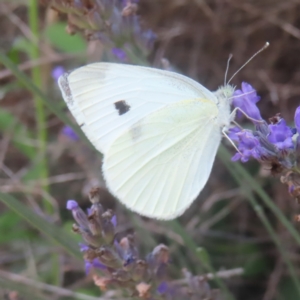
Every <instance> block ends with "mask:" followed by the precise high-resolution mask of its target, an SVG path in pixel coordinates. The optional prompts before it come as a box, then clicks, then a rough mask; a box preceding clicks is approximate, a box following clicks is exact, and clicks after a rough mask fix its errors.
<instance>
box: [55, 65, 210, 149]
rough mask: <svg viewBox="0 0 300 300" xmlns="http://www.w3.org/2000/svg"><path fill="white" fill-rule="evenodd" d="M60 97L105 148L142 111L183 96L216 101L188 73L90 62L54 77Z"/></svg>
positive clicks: (143, 114)
mask: <svg viewBox="0 0 300 300" xmlns="http://www.w3.org/2000/svg"><path fill="white" fill-rule="evenodd" d="M59 86H60V88H61V90H62V93H63V96H64V99H65V101H66V103H67V105H68V107H69V109H70V110H71V112H72V114H73V116H74V117H75V118H76V120H77V122H78V124H79V125H80V126H81V128H82V130H83V131H84V132H85V134H86V135H87V137H88V138H89V139H90V141H91V142H92V143H93V144H94V146H95V147H96V149H98V150H99V151H101V152H103V153H104V154H105V153H106V152H107V149H108V148H109V147H110V145H111V144H112V143H113V142H114V141H115V140H116V138H117V137H119V136H120V135H121V134H122V133H123V132H128V130H129V128H130V127H131V126H132V125H133V124H135V123H137V122H139V121H140V120H143V118H144V117H146V116H147V115H149V114H151V113H153V112H155V111H157V110H159V109H161V108H163V107H165V106H166V105H169V104H171V103H175V102H178V101H182V100H184V99H193V98H203V99H210V100H211V101H212V102H216V97H215V95H214V94H213V93H211V92H210V91H209V90H207V89H206V88H204V87H203V86H201V85H200V84H198V83H197V82H195V81H194V80H192V79H189V78H188V77H185V76H182V75H179V74H176V73H173V72H167V71H162V70H158V69H153V68H146V67H137V66H129V65H119V64H110V63H95V64H91V65H87V66H84V67H82V68H79V69H77V70H75V71H73V72H71V73H70V74H66V75H64V76H62V77H60V79H59Z"/></svg>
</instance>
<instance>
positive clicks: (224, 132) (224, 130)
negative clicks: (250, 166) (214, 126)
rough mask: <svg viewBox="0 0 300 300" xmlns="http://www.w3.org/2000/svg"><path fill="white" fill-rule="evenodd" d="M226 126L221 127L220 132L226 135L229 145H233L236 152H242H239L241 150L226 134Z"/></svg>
mask: <svg viewBox="0 0 300 300" xmlns="http://www.w3.org/2000/svg"><path fill="white" fill-rule="evenodd" d="M226 129H227V128H226V126H225V127H223V128H222V133H223V135H224V136H225V137H226V139H227V140H228V141H229V142H230V143H231V145H232V146H233V147H234V149H235V150H236V151H237V152H238V153H240V154H242V153H241V151H240V150H239V149H238V148H237V146H236V145H235V143H234V142H233V140H232V139H231V138H230V137H229V136H228V134H227V133H226Z"/></svg>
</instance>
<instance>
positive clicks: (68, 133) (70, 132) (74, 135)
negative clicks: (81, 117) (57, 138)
mask: <svg viewBox="0 0 300 300" xmlns="http://www.w3.org/2000/svg"><path fill="white" fill-rule="evenodd" d="M61 133H62V134H63V135H64V136H66V137H68V138H69V139H70V140H72V141H78V140H79V137H78V135H77V133H76V132H75V131H74V130H73V129H72V128H71V127H70V126H67V125H66V126H64V127H63V129H62V130H61Z"/></svg>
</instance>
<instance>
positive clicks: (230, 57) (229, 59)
mask: <svg viewBox="0 0 300 300" xmlns="http://www.w3.org/2000/svg"><path fill="white" fill-rule="evenodd" d="M231 59H232V54H230V55H229V57H228V60H227V66H226V71H225V77H224V86H225V85H226V80H227V74H228V70H229V63H230V61H231Z"/></svg>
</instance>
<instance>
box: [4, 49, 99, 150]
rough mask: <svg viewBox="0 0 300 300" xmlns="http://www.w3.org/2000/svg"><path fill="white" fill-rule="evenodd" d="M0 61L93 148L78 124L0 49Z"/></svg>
mask: <svg viewBox="0 0 300 300" xmlns="http://www.w3.org/2000/svg"><path fill="white" fill-rule="evenodd" d="M0 62H1V63H2V64H3V65H4V66H5V67H6V68H8V69H10V70H11V72H12V73H13V74H14V75H15V76H16V77H17V79H18V80H19V81H20V82H21V83H22V84H24V85H25V87H26V88H27V89H28V90H29V91H31V92H32V93H33V94H35V95H36V96H38V97H40V98H41V100H43V101H44V103H45V105H47V107H48V108H49V109H50V110H51V111H52V112H53V113H54V114H55V115H56V116H57V117H58V118H59V119H61V120H62V121H63V122H64V123H65V124H67V125H69V126H70V127H71V128H72V129H74V131H75V132H76V133H77V134H78V136H80V138H81V139H82V140H83V141H86V142H87V144H88V145H90V147H91V148H93V146H92V145H91V143H90V142H89V141H88V139H87V138H86V136H85V135H84V134H83V132H82V131H81V130H80V128H79V126H78V125H75V124H74V123H73V122H72V121H71V120H70V119H69V118H68V117H67V116H66V114H65V113H64V112H62V110H61V109H60V108H58V107H57V105H55V104H54V103H53V101H52V100H49V99H48V98H47V97H46V96H45V94H44V93H43V92H42V91H41V90H40V89H39V88H38V87H37V86H36V85H35V84H34V83H32V81H31V80H30V79H29V78H28V76H27V75H26V74H25V73H24V72H22V71H20V70H18V68H17V66H16V65H15V64H14V63H13V62H12V61H11V60H10V59H8V57H7V56H6V55H5V54H3V53H2V52H1V51H0Z"/></svg>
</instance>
